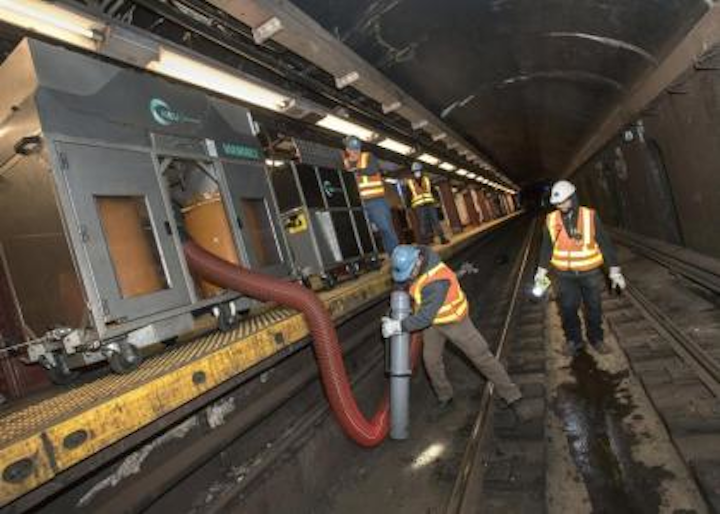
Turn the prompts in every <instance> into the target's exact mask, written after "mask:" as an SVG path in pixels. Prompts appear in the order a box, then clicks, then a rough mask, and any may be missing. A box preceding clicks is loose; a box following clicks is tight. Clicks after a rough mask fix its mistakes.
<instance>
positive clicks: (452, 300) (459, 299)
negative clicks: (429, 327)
mask: <svg viewBox="0 0 720 514" xmlns="http://www.w3.org/2000/svg"><path fill="white" fill-rule="evenodd" d="M435 280H447V281H449V282H450V289H448V292H447V294H446V295H445V302H444V303H443V305H442V307H440V310H439V311H438V312H437V314H436V315H435V319H434V320H433V325H446V324H448V323H457V322H459V321H462V320H463V319H465V316H467V313H468V308H469V305H468V301H467V298H466V297H465V293H464V292H463V290H462V288H461V287H460V282H458V279H457V276H456V275H455V273H454V272H453V270H451V269H450V268H449V267H447V266H446V265H445V263H443V262H441V263H440V264H438V265H437V266H435V267H434V268H433V269H431V270H430V271H427V272H425V273H423V274H422V275H420V276H419V277H418V278H417V279H415V282H413V283H412V285H411V286H410V296H412V298H413V300H414V301H415V310H416V311H417V309H419V307H420V304H421V303H422V290H423V287H425V286H426V285H428V284H429V283H430V282H433V281H435Z"/></svg>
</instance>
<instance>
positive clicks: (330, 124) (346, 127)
mask: <svg viewBox="0 0 720 514" xmlns="http://www.w3.org/2000/svg"><path fill="white" fill-rule="evenodd" d="M316 125H318V126H319V127H323V128H326V129H328V130H332V131H334V132H339V133H340V134H345V135H346V136H355V137H357V138H359V139H362V140H363V141H372V140H373V139H376V138H377V134H376V133H375V132H373V131H372V130H370V129H367V128H365V127H361V126H360V125H357V124H356V123H353V122H351V121H348V120H344V119H342V118H338V117H337V116H335V115H333V114H328V115H327V116H325V117H324V118H323V119H321V120H320V121H318V122H317V123H316Z"/></svg>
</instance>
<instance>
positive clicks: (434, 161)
mask: <svg viewBox="0 0 720 514" xmlns="http://www.w3.org/2000/svg"><path fill="white" fill-rule="evenodd" d="M418 160H420V161H422V162H424V163H426V164H430V165H432V166H437V165H438V164H440V159H438V158H437V157H435V156H434V155H430V154H428V153H424V154H422V155H421V156H420V157H418Z"/></svg>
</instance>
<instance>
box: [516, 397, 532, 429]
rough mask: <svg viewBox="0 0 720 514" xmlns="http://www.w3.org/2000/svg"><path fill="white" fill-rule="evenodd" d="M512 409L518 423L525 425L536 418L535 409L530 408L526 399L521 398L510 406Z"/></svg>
mask: <svg viewBox="0 0 720 514" xmlns="http://www.w3.org/2000/svg"><path fill="white" fill-rule="evenodd" d="M510 408H511V409H512V411H513V414H515V419H517V421H518V423H520V424H524V423H527V422H528V421H530V420H531V419H532V418H533V417H534V414H535V413H534V412H533V409H532V408H531V406H530V403H529V400H527V399H525V398H519V399H517V400H515V401H514V402H512V403H511V404H510Z"/></svg>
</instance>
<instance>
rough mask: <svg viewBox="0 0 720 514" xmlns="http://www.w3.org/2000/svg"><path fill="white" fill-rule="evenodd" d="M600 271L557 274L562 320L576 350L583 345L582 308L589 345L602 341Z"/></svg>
mask: <svg viewBox="0 0 720 514" xmlns="http://www.w3.org/2000/svg"><path fill="white" fill-rule="evenodd" d="M603 280H604V279H603V274H602V271H601V270H599V269H598V270H593V271H586V272H581V273H571V272H570V273H568V272H564V273H558V274H557V279H556V284H557V289H556V291H557V293H558V304H559V305H560V317H561V318H562V324H563V329H564V330H565V339H566V340H567V341H568V343H570V344H571V345H573V346H574V347H575V348H577V347H580V346H582V341H583V337H582V327H581V324H580V316H579V315H578V311H579V309H580V306H581V305H582V307H583V312H584V314H585V329H586V334H587V339H588V342H589V343H590V344H592V345H595V344H598V343H601V342H602V341H603V327H602V300H601V294H602V288H603Z"/></svg>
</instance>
